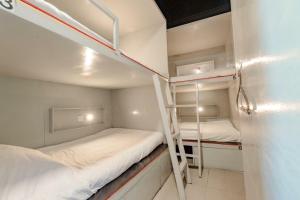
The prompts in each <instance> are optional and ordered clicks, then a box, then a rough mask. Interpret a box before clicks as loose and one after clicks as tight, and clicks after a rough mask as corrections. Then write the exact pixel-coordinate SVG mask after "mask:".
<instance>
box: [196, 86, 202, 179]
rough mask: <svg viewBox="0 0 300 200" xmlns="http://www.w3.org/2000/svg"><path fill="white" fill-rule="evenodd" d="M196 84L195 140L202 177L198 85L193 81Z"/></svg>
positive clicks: (200, 175) (199, 170)
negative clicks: (196, 135) (196, 133)
mask: <svg viewBox="0 0 300 200" xmlns="http://www.w3.org/2000/svg"><path fill="white" fill-rule="evenodd" d="M195 84H196V88H195V89H196V105H197V108H196V116H197V132H198V140H197V146H198V148H197V150H198V174H199V177H202V149H201V138H202V137H201V131H200V128H201V127H200V116H199V114H200V112H199V106H200V105H199V86H198V82H196V83H195Z"/></svg>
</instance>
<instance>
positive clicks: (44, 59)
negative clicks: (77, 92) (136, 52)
mask: <svg viewBox="0 0 300 200" xmlns="http://www.w3.org/2000/svg"><path fill="white" fill-rule="evenodd" d="M0 24H1V29H0V35H1V37H0V47H1V49H0V75H6V76H15V77H22V78H29V79H37V80H43V81H51V82H59V83H66V84H75V85H83V86H91V87H101V88H125V87H134V86H139V85H147V84H151V83H152V79H151V73H150V71H149V70H145V69H143V68H142V67H134V65H133V64H132V63H130V62H129V61H127V63H126V60H125V59H124V58H123V60H125V61H124V62H123V60H122V57H120V56H116V55H115V54H114V52H112V54H114V55H113V56H112V57H116V59H111V58H109V57H107V56H104V55H102V54H99V53H97V52H95V51H93V50H91V49H89V48H87V47H83V46H81V45H79V44H77V43H75V42H73V41H71V40H69V39H66V38H64V37H62V36H60V35H58V34H55V33H53V32H51V31H48V30H46V29H44V28H42V27H40V26H37V25H35V24H33V23H30V22H28V21H25V20H23V19H21V18H19V17H17V16H15V15H12V14H9V13H7V12H1V11H0Z"/></svg>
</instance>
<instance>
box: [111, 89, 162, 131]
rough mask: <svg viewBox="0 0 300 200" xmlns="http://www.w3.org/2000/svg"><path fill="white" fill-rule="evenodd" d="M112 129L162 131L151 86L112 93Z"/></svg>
mask: <svg viewBox="0 0 300 200" xmlns="http://www.w3.org/2000/svg"><path fill="white" fill-rule="evenodd" d="M112 104H113V127H123V128H133V129H143V130H157V131H162V124H161V116H160V112H159V108H158V104H157V100H156V95H155V91H154V87H153V86H146V87H137V88H129V89H120V90H113V91H112Z"/></svg>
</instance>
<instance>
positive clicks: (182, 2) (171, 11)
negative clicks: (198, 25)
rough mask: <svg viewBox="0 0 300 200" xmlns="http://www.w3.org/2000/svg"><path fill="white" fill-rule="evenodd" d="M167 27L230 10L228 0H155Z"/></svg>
mask: <svg viewBox="0 0 300 200" xmlns="http://www.w3.org/2000/svg"><path fill="white" fill-rule="evenodd" d="M155 1H156V3H157V5H158V6H159V8H160V9H161V11H162V13H163V14H164V16H165V17H166V19H167V24H168V28H173V27H176V26H180V25H183V24H187V23H191V22H194V21H198V20H201V19H205V18H208V17H212V16H215V15H219V14H222V13H226V12H230V10H231V7H230V0H155Z"/></svg>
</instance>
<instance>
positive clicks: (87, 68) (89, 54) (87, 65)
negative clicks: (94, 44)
mask: <svg viewBox="0 0 300 200" xmlns="http://www.w3.org/2000/svg"><path fill="white" fill-rule="evenodd" d="M95 56H96V52H95V51H94V50H92V49H90V48H84V51H83V58H84V62H83V66H82V67H81V70H82V72H81V75H82V76H90V75H91V74H92V73H93V67H92V65H93V63H94V60H95Z"/></svg>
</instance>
